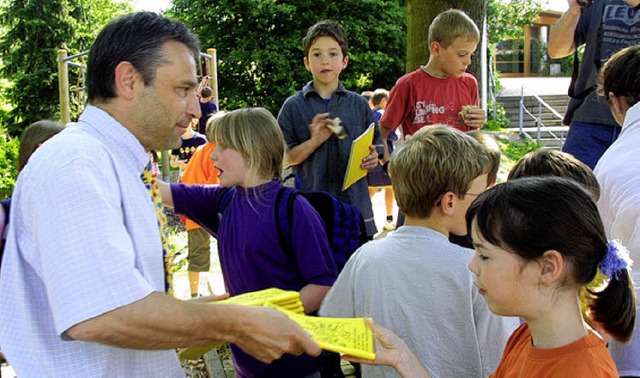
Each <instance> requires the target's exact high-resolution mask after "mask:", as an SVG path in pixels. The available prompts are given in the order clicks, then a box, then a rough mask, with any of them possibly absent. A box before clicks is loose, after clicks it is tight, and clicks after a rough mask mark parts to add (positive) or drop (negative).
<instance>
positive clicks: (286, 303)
mask: <svg viewBox="0 0 640 378" xmlns="http://www.w3.org/2000/svg"><path fill="white" fill-rule="evenodd" d="M215 303H220V304H239V305H245V306H264V305H266V304H267V303H270V304H273V305H275V306H278V307H280V308H283V309H285V310H287V311H291V312H295V313H297V314H304V307H302V302H301V301H300V293H299V292H297V291H286V290H282V289H278V288H275V287H272V288H270V289H264V290H258V291H252V292H250V293H244V294H240V295H236V296H235V297H231V298H227V299H223V300H221V301H216V302H215Z"/></svg>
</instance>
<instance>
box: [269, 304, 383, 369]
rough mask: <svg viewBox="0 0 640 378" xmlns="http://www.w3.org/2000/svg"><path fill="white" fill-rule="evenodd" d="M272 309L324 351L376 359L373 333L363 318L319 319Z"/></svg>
mask: <svg viewBox="0 0 640 378" xmlns="http://www.w3.org/2000/svg"><path fill="white" fill-rule="evenodd" d="M272 307H275V308H277V309H278V310H280V311H282V312H284V313H285V314H286V315H287V316H288V317H289V318H290V319H291V320H293V321H295V322H296V323H298V324H299V325H300V327H302V328H303V329H304V330H305V331H307V332H309V333H310V334H311V337H312V338H313V339H314V340H315V341H316V342H317V343H318V345H319V346H320V348H322V349H325V350H329V351H332V352H336V353H342V354H348V355H350V356H354V357H360V358H365V359H368V360H374V359H375V358H376V354H375V352H374V343H373V332H372V331H371V328H369V326H367V324H366V323H365V321H364V319H362V318H319V317H316V316H306V315H301V314H295V313H292V312H290V311H286V310H284V309H282V308H278V307H277V306H272Z"/></svg>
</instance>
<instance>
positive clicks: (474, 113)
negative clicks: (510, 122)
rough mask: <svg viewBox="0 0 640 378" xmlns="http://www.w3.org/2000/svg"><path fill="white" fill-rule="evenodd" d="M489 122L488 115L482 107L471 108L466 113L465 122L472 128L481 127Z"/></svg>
mask: <svg viewBox="0 0 640 378" xmlns="http://www.w3.org/2000/svg"><path fill="white" fill-rule="evenodd" d="M485 122H487V115H486V114H485V112H484V110H482V109H481V108H471V109H469V110H467V112H466V114H465V115H464V123H465V124H466V125H467V126H469V127H471V128H472V129H479V128H481V127H482V126H484V124H485Z"/></svg>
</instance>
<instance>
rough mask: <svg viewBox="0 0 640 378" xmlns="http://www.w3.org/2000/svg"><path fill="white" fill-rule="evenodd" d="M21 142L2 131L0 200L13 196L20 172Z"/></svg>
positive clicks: (0, 133)
mask: <svg viewBox="0 0 640 378" xmlns="http://www.w3.org/2000/svg"><path fill="white" fill-rule="evenodd" d="M19 148H20V142H19V141H18V139H17V138H11V137H10V136H9V135H7V133H5V132H4V130H0V199H5V198H8V197H10V196H11V192H12V191H13V187H14V185H15V183H16V176H17V175H18V171H17V169H16V167H17V166H18V149H19Z"/></svg>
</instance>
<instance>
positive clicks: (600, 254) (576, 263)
mask: <svg viewBox="0 0 640 378" xmlns="http://www.w3.org/2000/svg"><path fill="white" fill-rule="evenodd" d="M466 220H467V227H468V231H469V235H473V234H472V233H471V230H472V228H474V227H477V228H478V229H477V230H476V232H477V233H478V234H480V235H482V237H483V238H484V239H485V240H486V241H487V242H489V243H491V244H493V245H495V246H499V247H500V248H502V249H504V250H506V251H509V252H511V253H513V254H515V255H517V256H519V257H520V258H522V259H523V260H524V261H536V260H538V259H539V258H541V257H542V256H543V254H544V253H545V252H546V251H550V250H554V251H558V252H560V253H561V254H562V256H563V257H564V258H565V259H566V261H567V262H568V264H567V266H568V267H569V268H568V277H567V278H570V280H565V282H573V283H574V284H577V285H580V286H585V285H587V284H588V283H590V282H591V281H592V280H593V279H594V277H595V276H596V273H597V271H598V268H599V266H600V263H601V262H602V260H603V258H604V257H605V255H606V254H607V248H608V245H607V237H606V234H605V231H604V226H603V224H602V220H601V219H600V214H599V213H598V208H597V207H596V204H595V201H594V200H593V198H592V197H591V194H590V193H589V192H588V191H587V190H585V189H584V188H583V187H582V186H580V185H579V184H578V183H576V182H575V181H573V180H569V179H566V178H563V177H526V178H521V179H518V180H512V181H507V182H505V183H503V184H500V185H496V186H495V187H493V188H491V189H488V190H487V191H485V192H484V193H482V194H481V195H480V196H479V197H478V198H477V199H476V200H475V201H474V202H473V203H472V204H471V206H470V207H469V210H468V212H467V215H466ZM592 295H593V297H592V300H591V301H590V303H589V308H590V309H591V313H592V315H593V320H595V321H596V322H598V323H599V324H601V325H602V326H603V328H604V329H605V330H606V331H607V333H609V334H610V335H611V336H613V337H614V338H615V339H617V340H620V341H623V342H624V341H628V340H629V338H630V337H631V336H632V334H633V328H634V325H635V315H636V310H635V309H636V306H635V299H634V289H633V283H632V281H631V279H630V275H629V272H628V271H627V269H622V270H621V271H619V272H618V276H617V278H611V279H610V280H609V284H608V285H607V287H606V288H605V289H604V290H602V291H600V292H597V293H593V292H592Z"/></svg>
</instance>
